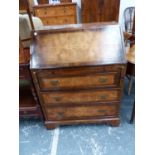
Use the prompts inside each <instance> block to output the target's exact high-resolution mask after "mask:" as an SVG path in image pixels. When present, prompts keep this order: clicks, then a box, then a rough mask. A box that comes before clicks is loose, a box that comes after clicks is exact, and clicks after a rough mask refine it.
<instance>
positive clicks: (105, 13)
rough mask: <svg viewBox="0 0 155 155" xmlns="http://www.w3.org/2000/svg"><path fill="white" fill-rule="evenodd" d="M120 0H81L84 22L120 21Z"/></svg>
mask: <svg viewBox="0 0 155 155" xmlns="http://www.w3.org/2000/svg"><path fill="white" fill-rule="evenodd" d="M119 8H120V0H81V10H82V12H81V15H82V23H89V22H118V18H119Z"/></svg>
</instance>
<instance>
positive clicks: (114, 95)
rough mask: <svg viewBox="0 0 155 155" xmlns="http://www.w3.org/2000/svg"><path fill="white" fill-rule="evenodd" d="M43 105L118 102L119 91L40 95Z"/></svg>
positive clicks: (47, 93)
mask: <svg viewBox="0 0 155 155" xmlns="http://www.w3.org/2000/svg"><path fill="white" fill-rule="evenodd" d="M40 96H41V98H42V101H43V104H44V105H60V104H61V105H67V104H72V105H74V104H82V103H89V104H90V103H94V102H108V101H119V100H120V90H86V91H70V92H68V91H66V92H46V93H40Z"/></svg>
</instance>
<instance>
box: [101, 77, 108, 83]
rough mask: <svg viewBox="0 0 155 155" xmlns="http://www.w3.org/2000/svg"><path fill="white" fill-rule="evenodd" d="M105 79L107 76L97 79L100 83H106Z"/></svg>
mask: <svg viewBox="0 0 155 155" xmlns="http://www.w3.org/2000/svg"><path fill="white" fill-rule="evenodd" d="M107 81H108V79H107V78H100V79H99V82H100V83H106V82H107Z"/></svg>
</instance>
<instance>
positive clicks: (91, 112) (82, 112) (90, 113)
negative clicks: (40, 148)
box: [45, 105, 118, 121]
mask: <svg viewBox="0 0 155 155" xmlns="http://www.w3.org/2000/svg"><path fill="white" fill-rule="evenodd" d="M45 110H46V114H47V118H48V120H51V121H52V120H53V121H60V120H69V119H82V118H94V117H110V116H117V115H118V105H99V106H77V107H55V108H53V107H52V108H45Z"/></svg>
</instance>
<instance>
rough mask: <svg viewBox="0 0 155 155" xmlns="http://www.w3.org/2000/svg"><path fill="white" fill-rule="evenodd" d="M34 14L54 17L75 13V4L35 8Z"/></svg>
mask: <svg viewBox="0 0 155 155" xmlns="http://www.w3.org/2000/svg"><path fill="white" fill-rule="evenodd" d="M34 11H35V16H38V17H56V16H65V15H75V13H76V12H75V6H61V7H60V6H59V7H57V6H56V7H45V8H35V9H34Z"/></svg>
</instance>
